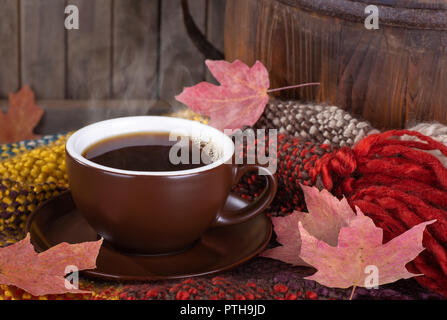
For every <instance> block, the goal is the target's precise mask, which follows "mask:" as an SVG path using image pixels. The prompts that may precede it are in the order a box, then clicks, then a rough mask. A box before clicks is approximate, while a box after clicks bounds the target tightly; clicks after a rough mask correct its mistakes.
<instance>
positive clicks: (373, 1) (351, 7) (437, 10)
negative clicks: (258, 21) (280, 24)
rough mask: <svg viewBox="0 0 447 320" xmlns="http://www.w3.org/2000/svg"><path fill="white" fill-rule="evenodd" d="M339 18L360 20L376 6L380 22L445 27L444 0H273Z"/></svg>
mask: <svg viewBox="0 0 447 320" xmlns="http://www.w3.org/2000/svg"><path fill="white" fill-rule="evenodd" d="M275 1H277V2H280V3H283V4H285V5H288V6H291V7H296V8H300V9H303V10H307V11H313V12H318V13H321V14H324V15H329V16H333V17H338V18H341V19H345V20H349V21H355V22H363V21H364V20H365V18H366V16H367V14H366V13H365V8H366V6H368V5H376V6H377V7H378V9H379V21H380V23H381V24H385V25H391V26H396V27H404V28H412V29H429V30H447V0H275Z"/></svg>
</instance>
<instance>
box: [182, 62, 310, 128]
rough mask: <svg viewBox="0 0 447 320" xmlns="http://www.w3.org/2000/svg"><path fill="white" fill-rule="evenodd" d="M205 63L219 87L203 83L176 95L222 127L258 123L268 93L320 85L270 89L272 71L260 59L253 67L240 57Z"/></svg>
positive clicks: (217, 126)
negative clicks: (229, 60) (228, 60)
mask: <svg viewBox="0 0 447 320" xmlns="http://www.w3.org/2000/svg"><path fill="white" fill-rule="evenodd" d="M205 63H206V65H207V66H208V68H209V70H210V72H211V73H212V74H213V75H214V77H215V78H216V80H217V81H219V83H220V86H216V85H214V84H211V83H208V82H201V83H199V84H197V85H195V86H193V87H188V88H184V89H183V92H182V93H181V94H179V95H177V96H176V97H175V98H176V99H177V100H178V101H180V102H182V103H184V104H186V105H187V106H188V107H189V108H190V109H191V110H192V111H194V112H197V113H199V114H202V115H206V116H209V117H210V118H211V120H210V125H211V126H214V127H215V128H218V129H220V130H225V129H228V130H230V131H233V130H235V129H241V128H242V127H243V126H252V125H253V124H255V122H256V121H257V120H258V119H259V118H260V117H261V115H262V113H263V111H264V108H265V106H266V105H267V102H268V100H269V96H268V93H269V92H273V91H279V90H284V89H291V88H298V87H303V86H308V85H316V84H319V83H308V84H301V85H296V86H289V87H284V88H278V89H273V90H268V88H269V86H270V81H269V74H268V71H267V69H266V68H265V66H264V65H263V64H262V63H261V62H259V61H256V63H255V64H254V65H253V66H252V67H251V68H249V67H248V66H247V65H246V64H245V63H243V62H241V61H239V60H236V61H234V62H233V63H230V62H227V61H224V60H219V61H212V60H206V61H205Z"/></svg>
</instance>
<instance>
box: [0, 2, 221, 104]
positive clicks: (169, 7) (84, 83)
mask: <svg viewBox="0 0 447 320" xmlns="http://www.w3.org/2000/svg"><path fill="white" fill-rule="evenodd" d="M68 4H74V5H77V6H78V8H79V14H80V29H79V30H66V29H65V28H64V20H65V16H66V15H65V13H64V8H65V6H66V5H68ZM189 5H190V10H191V13H192V15H193V17H194V19H195V21H196V23H197V25H198V27H199V28H200V29H201V30H202V32H204V34H206V36H207V38H208V39H209V40H210V41H211V42H212V43H213V44H214V45H215V46H216V47H218V48H219V49H221V50H223V21H224V12H225V10H224V7H225V0H189ZM204 79H211V77H210V75H209V74H208V73H207V71H206V70H205V67H204V57H203V55H202V54H201V53H200V52H198V50H197V49H196V48H195V47H194V45H193V43H192V42H191V41H190V39H189V37H188V35H187V34H186V30H185V28H184V25H183V15H182V11H181V5H180V0H94V1H92V0H39V1H35V0H2V1H1V2H0V99H6V98H7V96H8V93H9V92H12V91H17V90H18V89H19V88H20V87H21V86H23V85H25V84H29V85H30V86H31V88H32V89H33V90H34V91H35V93H36V97H37V98H38V99H46V100H49V99H50V100H51V99H54V100H61V99H70V100H90V99H95V100H96V99H100V100H110V99H113V100H116V99H123V100H138V99H141V100H164V101H166V102H168V105H169V104H171V105H173V104H175V101H174V99H173V96H174V95H175V94H177V93H179V92H180V91H181V89H182V88H183V86H188V85H192V84H194V83H197V82H199V81H202V80H204Z"/></svg>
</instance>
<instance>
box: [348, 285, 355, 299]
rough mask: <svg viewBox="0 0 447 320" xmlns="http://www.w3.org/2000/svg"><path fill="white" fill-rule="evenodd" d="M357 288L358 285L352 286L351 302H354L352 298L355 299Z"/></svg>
mask: <svg viewBox="0 0 447 320" xmlns="http://www.w3.org/2000/svg"><path fill="white" fill-rule="evenodd" d="M356 288H357V285H353V286H352V291H351V296H350V297H349V300H352V297H354V292H355V289H356Z"/></svg>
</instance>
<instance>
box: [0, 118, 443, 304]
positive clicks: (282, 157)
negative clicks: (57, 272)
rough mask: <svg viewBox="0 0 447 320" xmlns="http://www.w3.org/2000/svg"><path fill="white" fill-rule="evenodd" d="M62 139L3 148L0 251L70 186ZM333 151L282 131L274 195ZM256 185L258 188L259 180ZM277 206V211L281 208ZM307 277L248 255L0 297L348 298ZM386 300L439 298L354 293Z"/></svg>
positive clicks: (415, 290) (399, 290) (409, 283)
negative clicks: (242, 259) (52, 292)
mask: <svg viewBox="0 0 447 320" xmlns="http://www.w3.org/2000/svg"><path fill="white" fill-rule="evenodd" d="M182 116H183V117H188V118H193V119H195V120H199V121H206V120H205V119H202V118H200V117H197V116H195V115H193V114H190V113H183V114H182ZM65 140H66V136H53V137H49V138H48V139H46V140H45V142H43V143H42V142H41V141H35V142H34V143H33V141H31V142H27V144H26V145H27V146H26V147H25V144H24V143H19V144H14V145H3V146H1V148H2V149H1V150H2V151H3V154H4V155H5V156H4V157H3V160H2V161H0V245H1V246H6V245H9V244H11V243H14V242H16V241H18V240H20V239H21V238H23V236H24V234H23V227H24V221H25V219H26V217H27V216H28V215H29V214H30V212H32V211H33V210H34V209H35V208H36V206H38V205H39V204H40V203H42V202H43V201H45V200H47V199H50V198H51V197H53V196H54V195H56V194H58V193H60V192H61V191H63V190H66V188H67V187H68V182H67V176H66V173H65V162H64V161H65V158H64V143H65ZM18 146H22V147H18ZM331 150H332V147H331V146H328V145H321V143H315V141H314V142H312V141H305V140H303V139H300V138H298V137H290V136H289V135H287V134H284V135H281V136H280V138H279V140H278V150H277V152H278V155H279V161H278V162H279V163H278V178H279V179H283V181H282V182H281V183H282V190H280V192H279V195H283V196H284V197H285V196H286V195H289V194H291V193H294V192H295V190H296V189H295V187H298V185H297V182H298V181H300V182H303V183H306V181H308V183H310V180H309V179H310V176H308V175H309V172H310V171H311V170H312V168H313V167H314V165H315V162H316V161H317V160H318V159H320V158H321V157H322V156H324V155H325V154H327V153H328V152H330V151H331ZM6 155H7V156H6ZM303 159H305V160H306V161H304V160H303ZM281 166H282V167H281ZM290 177H292V178H295V179H296V181H294V180H293V179H290ZM247 178H248V179H250V178H253V177H247ZM252 180H255V179H251V180H250V181H251V184H250V186H255V184H254V181H252ZM258 183H260V184H262V181H261V182H259V181H258ZM250 186H249V187H250ZM238 187H239V188H240V187H241V186H238ZM238 187H236V189H235V191H238V192H240V193H241V194H244V192H242V191H244V190H240V189H239V190H238V189H237V188H238ZM258 187H262V186H261V185H258ZM285 188H289V189H285ZM245 192H246V193H245V194H246V196H247V197H249V196H252V194H253V190H252V191H250V190H245ZM280 197H281V196H279V197H278V200H279V199H280ZM279 203H281V202H280V201H279ZM283 203H287V204H288V205H290V208H293V207H294V206H297V207H299V206H300V205H302V202H300V198H299V196H298V198H296V199H294V197H293V196H289V198H288V199H287V200H286V201H284V202H283ZM278 208H280V210H281V207H280V206H279V207H278ZM288 208H289V207H288ZM290 208H289V209H290ZM273 214H275V213H273ZM273 245H277V244H276V243H275V241H274V240H272V243H271V244H270V246H273ZM312 272H313V271H312V270H310V269H306V268H297V267H293V266H290V265H287V264H285V263H282V262H279V261H275V260H271V259H267V258H254V259H252V260H251V261H249V262H248V263H246V264H244V265H242V266H239V267H237V268H235V269H233V270H231V271H227V272H224V273H222V274H220V275H218V276H207V277H198V278H187V279H180V280H170V281H152V282H147V283H125V284H119V283H115V282H102V281H93V280H89V279H86V278H82V279H81V283H80V285H81V288H83V289H86V290H91V291H92V294H84V295H72V294H66V295H57V296H42V297H32V296H30V295H29V294H28V293H26V292H24V291H23V290H20V289H17V288H15V287H11V286H4V285H0V299H128V300H135V299H346V298H348V297H349V295H350V291H351V290H350V289H346V290H342V289H330V288H326V287H323V286H320V285H319V284H317V283H316V282H314V281H309V280H305V279H303V276H305V275H310V274H311V273H312ZM385 298H389V299H441V296H439V295H438V294H435V293H432V292H429V291H427V290H426V289H424V288H422V287H420V286H419V285H418V284H417V283H416V281H414V280H413V279H410V280H404V281H399V282H397V283H394V284H391V285H386V286H381V287H380V289H378V290H367V289H363V288H359V289H357V290H356V293H355V295H354V299H385Z"/></svg>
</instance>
